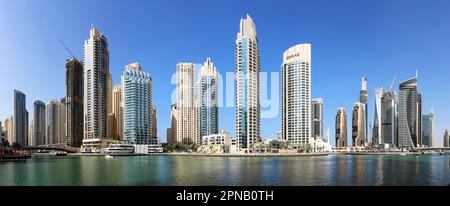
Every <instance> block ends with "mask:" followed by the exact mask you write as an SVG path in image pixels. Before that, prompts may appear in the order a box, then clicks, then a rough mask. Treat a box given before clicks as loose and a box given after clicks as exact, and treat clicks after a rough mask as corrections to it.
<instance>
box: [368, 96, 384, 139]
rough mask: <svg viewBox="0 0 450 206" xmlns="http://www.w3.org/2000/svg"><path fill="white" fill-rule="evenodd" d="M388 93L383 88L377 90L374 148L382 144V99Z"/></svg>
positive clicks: (373, 133) (373, 130)
mask: <svg viewBox="0 0 450 206" xmlns="http://www.w3.org/2000/svg"><path fill="white" fill-rule="evenodd" d="M385 93H386V92H385V91H384V89H383V88H377V89H375V116H374V120H373V129H372V141H371V144H372V145H373V146H375V145H379V144H381V127H382V126H381V116H382V113H381V98H382V97H383V95H384V94H385Z"/></svg>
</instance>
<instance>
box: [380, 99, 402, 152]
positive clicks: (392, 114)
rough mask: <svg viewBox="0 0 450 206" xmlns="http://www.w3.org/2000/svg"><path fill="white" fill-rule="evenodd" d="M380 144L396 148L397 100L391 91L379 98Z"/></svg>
mask: <svg viewBox="0 0 450 206" xmlns="http://www.w3.org/2000/svg"><path fill="white" fill-rule="evenodd" d="M380 114H381V115H380V119H381V133H380V135H381V136H380V137H381V144H389V145H391V146H397V125H398V124H397V98H396V94H395V92H393V91H389V92H387V93H384V94H383V96H382V97H381V112H380Z"/></svg>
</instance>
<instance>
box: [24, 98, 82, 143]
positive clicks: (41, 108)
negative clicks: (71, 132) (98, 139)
mask: <svg viewBox="0 0 450 206" xmlns="http://www.w3.org/2000/svg"><path fill="white" fill-rule="evenodd" d="M33 112H34V113H33V122H34V127H33V142H31V146H38V145H45V139H46V128H47V123H46V114H45V103H44V102H42V101H39V100H38V101H35V102H34V111H33ZM81 123H83V122H81Z"/></svg>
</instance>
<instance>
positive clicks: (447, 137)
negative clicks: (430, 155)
mask: <svg viewBox="0 0 450 206" xmlns="http://www.w3.org/2000/svg"><path fill="white" fill-rule="evenodd" d="M449 143H450V139H449V136H448V131H447V130H445V132H444V147H450V144H449Z"/></svg>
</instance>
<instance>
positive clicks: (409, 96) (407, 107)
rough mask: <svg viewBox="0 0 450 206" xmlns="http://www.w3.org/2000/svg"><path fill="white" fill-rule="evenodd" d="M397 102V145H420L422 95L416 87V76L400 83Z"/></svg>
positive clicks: (406, 146) (402, 146) (401, 146)
mask: <svg viewBox="0 0 450 206" xmlns="http://www.w3.org/2000/svg"><path fill="white" fill-rule="evenodd" d="M398 96H399V102H398V146H399V147H400V148H408V147H418V146H420V145H422V137H421V136H422V132H421V130H422V95H421V94H420V93H419V91H418V89H417V77H414V78H412V79H409V80H406V81H405V82H403V83H401V84H400V90H399V95H398Z"/></svg>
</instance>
